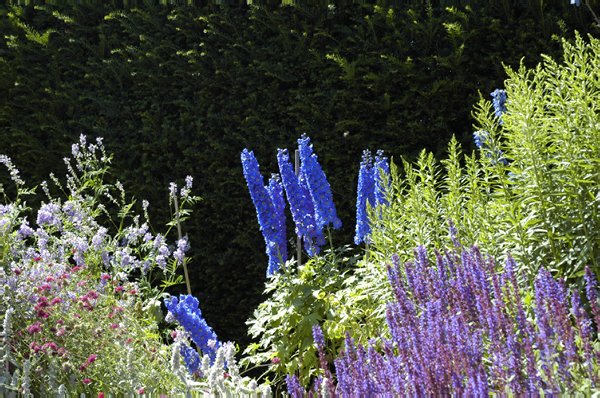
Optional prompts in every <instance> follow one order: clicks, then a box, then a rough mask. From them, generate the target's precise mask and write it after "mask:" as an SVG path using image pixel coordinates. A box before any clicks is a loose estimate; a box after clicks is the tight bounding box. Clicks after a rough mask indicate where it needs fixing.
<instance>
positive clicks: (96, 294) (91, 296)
mask: <svg viewBox="0 0 600 398" xmlns="http://www.w3.org/2000/svg"><path fill="white" fill-rule="evenodd" d="M87 296H88V297H89V298H91V299H97V298H98V293H96V292H95V291H93V290H90V291H89V292H87Z"/></svg>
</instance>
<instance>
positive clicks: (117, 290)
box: [115, 286, 125, 293]
mask: <svg viewBox="0 0 600 398" xmlns="http://www.w3.org/2000/svg"><path fill="white" fill-rule="evenodd" d="M123 289H125V288H124V287H123V286H119V287H118V288H116V289H115V292H116V293H118V292H120V291H121V290H123Z"/></svg>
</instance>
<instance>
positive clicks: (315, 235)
mask: <svg viewBox="0 0 600 398" xmlns="http://www.w3.org/2000/svg"><path fill="white" fill-rule="evenodd" d="M298 185H300V189H301V191H302V196H303V197H305V198H307V199H308V200H306V201H304V205H305V208H304V211H305V212H306V214H310V215H311V216H310V221H311V224H310V226H309V227H308V228H307V231H308V233H307V234H306V235H304V237H303V241H304V247H305V248H306V251H307V252H308V255H309V256H310V257H313V256H316V255H317V254H319V251H320V246H323V245H324V244H325V236H324V235H323V227H322V226H321V225H320V224H319V223H317V215H316V213H315V205H314V202H313V201H312V196H311V195H310V188H309V187H308V182H307V181H306V176H305V175H304V172H303V171H302V170H301V171H300V175H298Z"/></svg>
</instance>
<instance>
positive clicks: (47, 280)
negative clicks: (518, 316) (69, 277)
mask: <svg viewBox="0 0 600 398" xmlns="http://www.w3.org/2000/svg"><path fill="white" fill-rule="evenodd" d="M46 282H54V278H53V277H51V276H49V277H47V278H46Z"/></svg>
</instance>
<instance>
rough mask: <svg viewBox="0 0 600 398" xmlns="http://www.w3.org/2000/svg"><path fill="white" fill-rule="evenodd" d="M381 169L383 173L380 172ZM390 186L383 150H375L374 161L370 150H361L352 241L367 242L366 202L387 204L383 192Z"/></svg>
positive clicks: (368, 227) (372, 204)
mask: <svg viewBox="0 0 600 398" xmlns="http://www.w3.org/2000/svg"><path fill="white" fill-rule="evenodd" d="M382 171H383V174H382ZM389 186H390V166H389V164H388V162H387V158H385V157H383V151H377V156H376V157H375V161H374V162H373V159H372V158H371V152H370V151H369V150H366V151H364V152H363V157H362V161H361V163H360V171H359V172H358V192H357V199H356V235H355V236H354V243H355V244H357V245H358V244H360V243H361V242H365V243H368V242H367V239H368V235H369V234H370V233H371V227H370V226H369V222H368V217H367V216H368V214H367V203H369V205H370V206H373V207H374V206H377V205H387V204H388V201H387V199H386V198H385V192H386V190H387V189H388V187H389Z"/></svg>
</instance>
